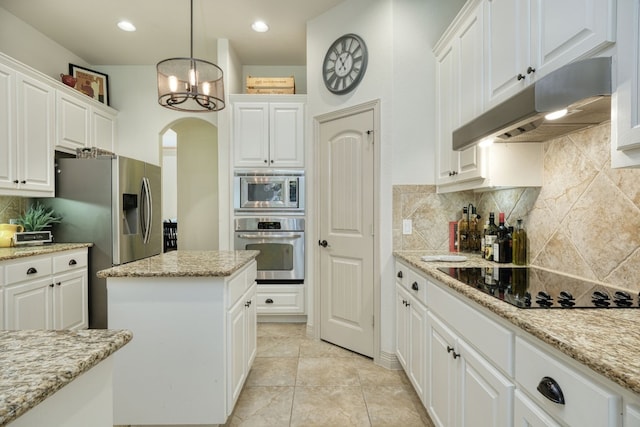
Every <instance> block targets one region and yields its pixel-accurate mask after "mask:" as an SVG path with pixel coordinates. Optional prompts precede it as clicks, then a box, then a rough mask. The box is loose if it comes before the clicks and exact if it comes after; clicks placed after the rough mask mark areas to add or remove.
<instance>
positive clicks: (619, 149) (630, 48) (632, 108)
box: [611, 0, 640, 168]
mask: <svg viewBox="0 0 640 427" xmlns="http://www.w3.org/2000/svg"><path fill="white" fill-rule="evenodd" d="M639 21H640V0H625V1H619V2H618V37H617V39H618V43H617V50H618V52H617V55H616V60H617V67H616V69H617V81H618V82H617V89H616V91H615V92H614V94H613V97H612V99H611V105H612V112H611V113H612V114H611V116H612V120H611V166H612V167H614V168H618V167H638V166H640V32H639V31H638V22H639Z"/></svg>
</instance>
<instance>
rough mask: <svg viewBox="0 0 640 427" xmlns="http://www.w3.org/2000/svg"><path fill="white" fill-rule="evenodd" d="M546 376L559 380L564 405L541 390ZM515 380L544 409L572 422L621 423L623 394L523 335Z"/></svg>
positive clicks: (589, 423)
mask: <svg viewBox="0 0 640 427" xmlns="http://www.w3.org/2000/svg"><path fill="white" fill-rule="evenodd" d="M545 377H548V378H550V379H553V381H554V382H555V383H557V385H558V386H559V389H560V390H561V392H562V395H563V397H564V402H565V403H564V404H559V403H554V402H552V401H551V400H550V399H548V398H547V397H545V396H544V395H543V394H542V392H540V391H538V385H539V384H540V383H541V382H542V381H543V378H545ZM516 382H518V383H519V384H520V387H521V388H522V389H523V390H524V391H525V392H526V393H527V394H528V395H529V396H531V397H532V398H533V399H534V400H535V402H536V403H537V404H538V405H540V407H541V408H542V409H543V410H544V411H546V412H547V413H548V414H550V415H552V416H553V417H554V418H556V419H558V420H562V421H563V422H565V423H567V424H569V425H572V426H587V425H591V426H618V425H620V420H619V417H620V414H621V412H622V408H621V405H622V403H621V398H620V396H618V395H616V394H614V393H613V392H611V391H610V390H608V389H606V388H604V387H603V386H601V385H600V384H597V383H596V382H595V381H593V380H592V379H590V378H589V377H587V376H585V375H583V374H582V373H580V372H578V371H577V370H575V369H573V368H572V367H571V366H569V365H568V364H566V363H563V362H561V361H559V360H557V359H556V358H555V357H552V356H550V355H549V354H547V353H546V352H544V351H543V350H541V349H540V348H538V347H536V346H534V345H532V344H531V343H529V342H527V341H525V340H524V339H522V338H520V337H517V338H516ZM542 388H545V387H542ZM547 388H549V387H547Z"/></svg>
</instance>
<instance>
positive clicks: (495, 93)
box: [484, 0, 532, 107]
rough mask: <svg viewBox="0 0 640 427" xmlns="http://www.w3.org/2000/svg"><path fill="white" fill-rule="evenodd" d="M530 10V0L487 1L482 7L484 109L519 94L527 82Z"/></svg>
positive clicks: (528, 75) (528, 76) (529, 55)
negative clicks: (483, 27)
mask: <svg viewBox="0 0 640 427" xmlns="http://www.w3.org/2000/svg"><path fill="white" fill-rule="evenodd" d="M529 9H530V0H518V1H513V0H486V2H485V4H484V21H485V46H484V50H485V55H486V57H485V61H486V63H485V66H486V68H485V91H486V101H487V107H492V106H494V105H496V104H499V103H500V102H502V101H504V100H505V99H507V98H509V97H510V96H511V95H513V94H514V93H516V92H519V91H520V90H522V89H523V88H524V87H525V84H527V82H528V80H529V79H530V76H531V74H532V73H529V74H527V68H528V67H529V66H530V64H529V58H530V57H531V54H530V46H531V42H530V39H529V31H528V29H529Z"/></svg>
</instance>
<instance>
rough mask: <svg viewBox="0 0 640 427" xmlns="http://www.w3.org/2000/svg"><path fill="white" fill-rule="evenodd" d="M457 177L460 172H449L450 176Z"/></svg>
mask: <svg viewBox="0 0 640 427" xmlns="http://www.w3.org/2000/svg"><path fill="white" fill-rule="evenodd" d="M455 175H458V172H457V171H451V172H449V176H455Z"/></svg>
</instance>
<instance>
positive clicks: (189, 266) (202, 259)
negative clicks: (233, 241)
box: [97, 250, 260, 278]
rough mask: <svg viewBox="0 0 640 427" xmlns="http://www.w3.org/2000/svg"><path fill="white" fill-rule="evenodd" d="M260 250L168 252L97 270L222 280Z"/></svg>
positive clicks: (111, 274) (107, 274) (116, 274)
mask: <svg viewBox="0 0 640 427" xmlns="http://www.w3.org/2000/svg"><path fill="white" fill-rule="evenodd" d="M259 253H260V251H180V250H177V251H171V252H166V253H163V254H160V255H156V256H152V257H150V258H145V259H142V260H139V261H134V262H130V263H127V264H123V265H119V266H116V267H113V268H109V269H107V270H101V271H98V273H97V276H98V277H101V278H108V277H215V276H217V277H223V276H231V275H232V274H233V273H234V272H236V271H237V270H239V269H240V268H241V267H242V266H244V265H245V264H247V263H248V262H249V261H251V260H253V259H254V258H255V257H257V256H258V254H259Z"/></svg>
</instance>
